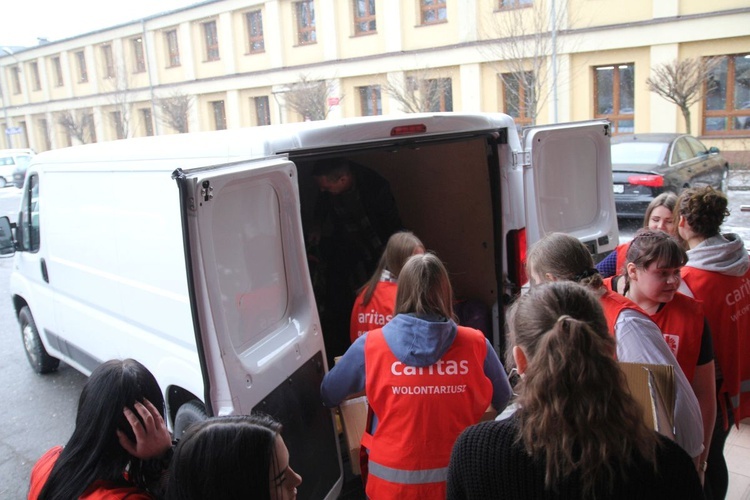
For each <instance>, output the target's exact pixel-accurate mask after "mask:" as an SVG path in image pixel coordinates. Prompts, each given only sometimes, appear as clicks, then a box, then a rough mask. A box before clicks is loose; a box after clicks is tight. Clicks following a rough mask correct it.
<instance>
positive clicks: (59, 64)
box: [52, 56, 65, 87]
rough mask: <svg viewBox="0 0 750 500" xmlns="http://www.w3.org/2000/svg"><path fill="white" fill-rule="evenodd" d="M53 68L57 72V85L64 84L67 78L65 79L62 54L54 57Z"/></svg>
mask: <svg viewBox="0 0 750 500" xmlns="http://www.w3.org/2000/svg"><path fill="white" fill-rule="evenodd" d="M52 69H53V70H54V72H55V86H56V87H62V86H64V85H65V80H64V79H63V70H62V61H60V56H54V57H52Z"/></svg>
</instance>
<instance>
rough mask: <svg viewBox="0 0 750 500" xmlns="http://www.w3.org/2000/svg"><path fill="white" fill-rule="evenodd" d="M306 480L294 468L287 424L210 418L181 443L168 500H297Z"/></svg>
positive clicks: (243, 417) (252, 418)
mask: <svg viewBox="0 0 750 500" xmlns="http://www.w3.org/2000/svg"><path fill="white" fill-rule="evenodd" d="M301 483H302V477H300V475H299V474H297V473H296V472H294V470H293V469H292V468H291V467H290V466H289V450H287V447H286V445H285V444H284V439H283V438H282V437H281V424H280V423H278V422H276V421H275V420H273V419H272V418H271V417H269V416H266V415H239V416H228V417H215V418H209V419H207V420H204V421H202V422H199V423H197V424H194V425H192V426H191V427H190V428H188V430H187V431H186V432H185V434H184V435H183V436H182V439H180V442H179V443H178V445H177V448H176V449H175V452H174V457H173V459H172V465H171V467H170V470H169V486H168V487H167V495H166V499H167V500H204V499H207V498H220V499H222V500H246V499H248V498H256V499H259V500H291V499H294V498H296V496H297V486H299V485H300V484H301Z"/></svg>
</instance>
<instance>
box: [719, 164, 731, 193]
mask: <svg viewBox="0 0 750 500" xmlns="http://www.w3.org/2000/svg"><path fill="white" fill-rule="evenodd" d="M728 188H729V167H728V166H725V167H724V169H723V170H722V171H721V184H720V185H719V189H720V190H721V192H722V193H726V192H727V189H728Z"/></svg>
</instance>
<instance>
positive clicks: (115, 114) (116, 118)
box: [109, 111, 125, 140]
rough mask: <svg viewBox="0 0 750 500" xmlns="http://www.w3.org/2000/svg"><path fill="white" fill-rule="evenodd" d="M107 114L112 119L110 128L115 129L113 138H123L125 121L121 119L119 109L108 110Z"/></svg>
mask: <svg viewBox="0 0 750 500" xmlns="http://www.w3.org/2000/svg"><path fill="white" fill-rule="evenodd" d="M109 116H110V118H111V119H112V128H113V129H114V131H115V138H116V139H118V140H120V139H125V122H123V121H122V112H121V111H110V112H109Z"/></svg>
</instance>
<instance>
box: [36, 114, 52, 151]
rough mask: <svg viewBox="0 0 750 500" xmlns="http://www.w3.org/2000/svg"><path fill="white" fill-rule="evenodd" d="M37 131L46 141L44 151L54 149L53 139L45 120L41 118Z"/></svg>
mask: <svg viewBox="0 0 750 500" xmlns="http://www.w3.org/2000/svg"><path fill="white" fill-rule="evenodd" d="M36 123H37V130H38V131H39V137H41V138H42V140H43V141H44V150H45V151H49V150H50V149H52V138H51V137H50V130H49V126H48V125H47V120H46V119H45V118H40V119H39V120H38V121H37V122H36Z"/></svg>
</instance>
